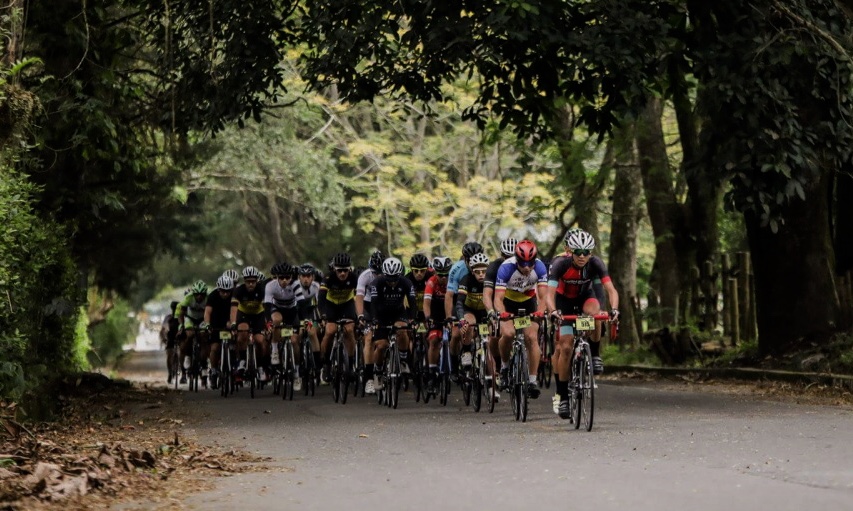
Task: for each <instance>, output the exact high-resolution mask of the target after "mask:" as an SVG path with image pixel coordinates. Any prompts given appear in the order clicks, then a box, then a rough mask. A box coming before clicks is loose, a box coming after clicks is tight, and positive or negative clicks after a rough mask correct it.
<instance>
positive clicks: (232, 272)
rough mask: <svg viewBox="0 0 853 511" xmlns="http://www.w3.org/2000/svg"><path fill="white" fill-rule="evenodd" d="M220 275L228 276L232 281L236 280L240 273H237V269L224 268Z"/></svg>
mask: <svg viewBox="0 0 853 511" xmlns="http://www.w3.org/2000/svg"><path fill="white" fill-rule="evenodd" d="M222 276H223V277H228V278H230V279H231V281H232V282H237V280H238V279H239V278H240V274H239V273H237V270H225V271H224V272H222Z"/></svg>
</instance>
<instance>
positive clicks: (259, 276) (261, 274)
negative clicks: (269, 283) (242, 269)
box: [258, 271, 267, 282]
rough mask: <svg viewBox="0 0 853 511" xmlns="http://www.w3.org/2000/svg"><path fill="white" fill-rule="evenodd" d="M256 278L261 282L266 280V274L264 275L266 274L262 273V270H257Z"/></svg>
mask: <svg viewBox="0 0 853 511" xmlns="http://www.w3.org/2000/svg"><path fill="white" fill-rule="evenodd" d="M258 280H259V281H261V282H263V281H265V280H267V276H266V275H264V272H262V271H259V272H258Z"/></svg>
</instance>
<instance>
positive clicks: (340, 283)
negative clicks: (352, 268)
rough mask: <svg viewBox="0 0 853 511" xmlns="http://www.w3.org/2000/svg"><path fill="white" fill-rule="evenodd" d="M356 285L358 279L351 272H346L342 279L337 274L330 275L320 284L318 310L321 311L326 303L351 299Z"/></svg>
mask: <svg viewBox="0 0 853 511" xmlns="http://www.w3.org/2000/svg"><path fill="white" fill-rule="evenodd" d="M357 286H358V280H357V278H356V276H355V274H354V273H353V272H349V273H347V276H346V278H345V279H344V280H341V279H340V278H338V276H337V274H334V273H333V274H332V275H330V276H329V278H328V279H326V281H325V282H323V283H322V284H321V285H320V295H319V298H318V301H317V303H318V305H319V307H320V311H321V312H323V311H324V310H325V307H326V305H327V304H334V305H341V304H344V303H347V302H351V301H353V299H354V298H355V288H356V287H357Z"/></svg>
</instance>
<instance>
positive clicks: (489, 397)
mask: <svg viewBox="0 0 853 511" xmlns="http://www.w3.org/2000/svg"><path fill="white" fill-rule="evenodd" d="M484 357H485V359H486V371H487V373H486V374H487V378H486V384H485V391H486V402H487V403H488V404H489V413H494V411H495V404H496V403H497V399H496V398H495V396H497V394H498V382H497V378H496V375H497V372H496V370H497V368H496V367H495V359H493V358H492V355H491V354H490V353H489V352H488V350H486V352H485V354H484ZM489 374H491V377H488V375H489Z"/></svg>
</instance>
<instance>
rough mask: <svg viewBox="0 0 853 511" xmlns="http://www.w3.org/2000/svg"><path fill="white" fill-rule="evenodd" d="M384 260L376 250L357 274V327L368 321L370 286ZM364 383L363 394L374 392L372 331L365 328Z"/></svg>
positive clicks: (380, 270)
mask: <svg viewBox="0 0 853 511" xmlns="http://www.w3.org/2000/svg"><path fill="white" fill-rule="evenodd" d="M384 260H385V255H384V254H383V253H382V252H380V251H379V250H376V251H375V252H373V253H372V254H370V259H369V260H368V261H367V269H366V270H364V271H363V272H361V273H360V274H359V276H358V286H357V287H356V288H355V313H356V315H357V316H358V324H359V327H361V328H364V327H365V326H367V324H368V323H370V321H371V318H370V300H371V296H370V287H371V286H372V285H373V281H374V280H376V277H378V276H379V275H380V274H381V273H382V261H384ZM365 304H366V305H365ZM363 335H364V378H365V380H366V383H365V384H364V393H365V394H376V387H375V386H374V384H373V370H374V360H373V332H372V331H371V330H370V329H369V328H367V329H364V334H363Z"/></svg>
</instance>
